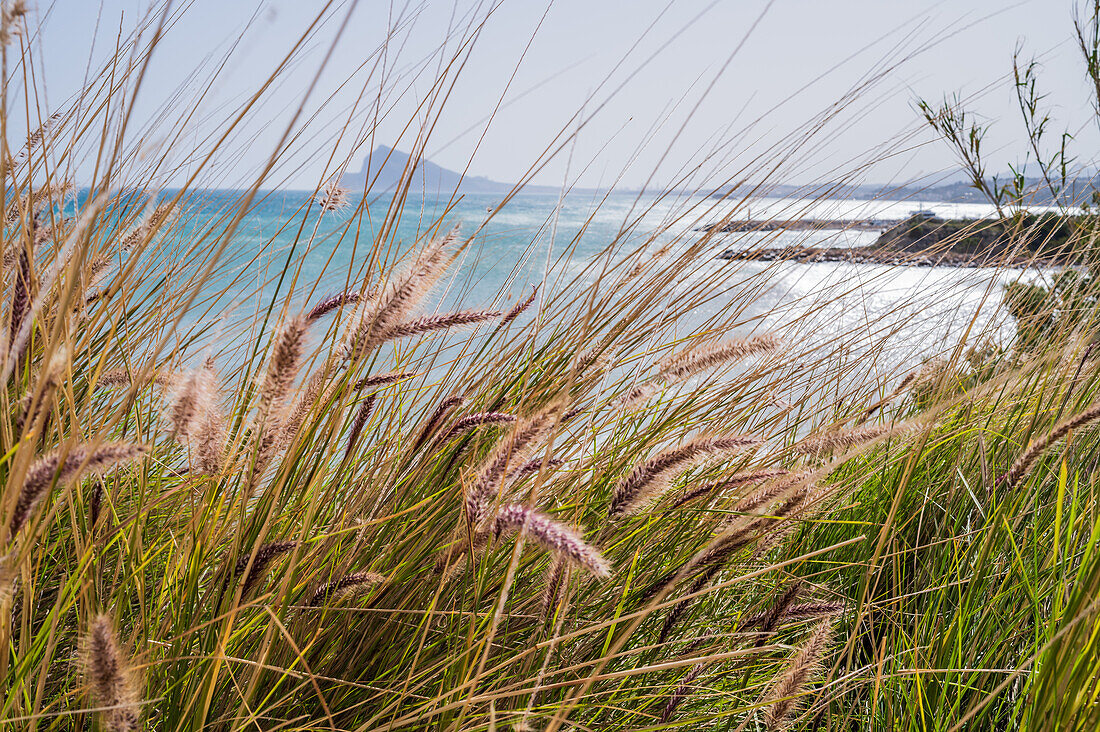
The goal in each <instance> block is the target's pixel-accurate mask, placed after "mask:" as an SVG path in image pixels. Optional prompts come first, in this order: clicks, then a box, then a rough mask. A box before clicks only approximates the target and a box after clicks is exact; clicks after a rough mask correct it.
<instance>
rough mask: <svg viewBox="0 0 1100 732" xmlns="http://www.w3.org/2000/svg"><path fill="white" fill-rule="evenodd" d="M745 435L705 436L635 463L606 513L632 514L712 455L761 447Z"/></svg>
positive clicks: (614, 514)
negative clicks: (671, 481) (673, 477)
mask: <svg viewBox="0 0 1100 732" xmlns="http://www.w3.org/2000/svg"><path fill="white" fill-rule="evenodd" d="M761 442H762V440H760V439H759V438H757V437H751V436H748V435H705V436H703V437H696V438H695V439H693V440H690V441H688V442H685V443H684V444H682V445H677V446H676V447H672V448H669V449H667V450H664V451H662V452H659V453H658V454H657V455H655V456H653V457H651V458H650V459H648V460H646V461H644V462H641V463H639V464H638V465H636V466H635V467H634V469H633V470H631V471H630V473H629V474H628V475H627V476H626V477H625V478H623V479H622V480H621V481H619V483H618V484H617V485H616V486H615V488H614V490H613V492H612V496H611V506H610V507H609V508H608V514H609V515H611V516H619V515H629V514H632V513H636V512H637V511H639V510H640V509H642V508H643V507H644V506H646V505H648V504H649V503H650V502H652V501H654V500H656V499H657V498H659V497H660V496H661V494H663V493H664V491H665V490H666V489H667V488H668V485H669V482H670V480H671V478H672V476H673V475H675V474H676V473H678V472H682V471H684V470H687V469H688V468H689V467H691V466H693V465H697V464H698V463H699V462H701V461H703V460H709V459H711V458H713V457H714V456H716V455H720V454H728V453H731V452H740V451H742V450H745V449H747V448H750V447H754V446H756V445H759V444H761Z"/></svg>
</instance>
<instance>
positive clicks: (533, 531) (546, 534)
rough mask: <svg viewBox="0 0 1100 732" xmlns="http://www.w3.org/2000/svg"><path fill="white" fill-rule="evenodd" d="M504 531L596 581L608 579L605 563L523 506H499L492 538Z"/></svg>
mask: <svg viewBox="0 0 1100 732" xmlns="http://www.w3.org/2000/svg"><path fill="white" fill-rule="evenodd" d="M507 531H517V532H520V533H521V534H523V535H524V536H526V537H527V538H530V539H532V540H533V541H534V542H535V543H537V544H539V545H540V546H541V547H542V548H543V549H545V550H547V551H549V552H551V553H553V554H554V555H555V556H557V557H561V558H563V559H566V560H568V561H569V562H571V563H573V564H575V565H577V566H580V567H584V568H585V569H586V570H588V571H589V572H591V573H592V574H594V575H596V576H597V577H608V576H610V575H611V567H610V565H609V564H608V563H607V560H606V559H604V558H603V555H601V554H600V553H599V552H598V551H596V549H594V548H593V547H591V546H590V545H589V544H587V543H586V542H585V541H584V539H582V538H581V537H580V536H579V535H578V534H577V532H575V531H573V530H572V529H570V528H569V527H567V526H565V525H564V524H562V523H559V522H558V521H555V520H554V519H552V518H550V517H549V516H547V515H545V514H541V513H537V512H536V511H534V510H533V509H530V508H528V507H527V506H523V505H520V504H518V503H511V504H506V505H504V506H501V508H500V510H499V511H497V515H496V518H495V519H494V520H493V534H494V535H496V536H498V537H499V536H500V535H501V534H503V533H504V532H507Z"/></svg>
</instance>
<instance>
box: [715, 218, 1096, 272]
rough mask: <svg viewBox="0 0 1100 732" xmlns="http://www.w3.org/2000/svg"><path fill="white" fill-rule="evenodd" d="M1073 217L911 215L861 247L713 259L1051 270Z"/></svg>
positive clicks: (1064, 258) (1064, 250)
mask: <svg viewBox="0 0 1100 732" xmlns="http://www.w3.org/2000/svg"><path fill="white" fill-rule="evenodd" d="M1076 225H1077V222H1076V221H1075V217H1069V216H1059V215H1055V214H1044V215H1042V216H1031V215H1026V216H1017V217H1012V218H1006V219H937V218H927V217H918V216H913V217H910V218H908V219H906V220H904V221H901V222H898V223H897V224H895V225H893V226H891V227H890V228H888V229H887V230H886V231H884V232H883V233H882V234H881V235H880V236H879V238H878V239H877V240H876V241H875V243H874V244H872V245H870V246H866V247H852V248H819V247H800V246H792V247H783V248H762V247H758V248H750V249H727V250H726V251H724V252H722V253H721V254H719V255H718V258H719V259H727V260H735V261H754V262H776V261H791V262H806V263H812V262H848V263H853V264H889V265H901V266H909V267H1028V266H1042V267H1052V266H1054V267H1056V266H1064V265H1068V264H1073V263H1074V262H1075V261H1076V260H1078V256H1077V255H1078V254H1079V253H1078V252H1076V251H1075V250H1072V249H1071V247H1070V243H1071V242H1073V237H1072V236H1071V235H1072V233H1073V231H1074V229H1075V227H1076Z"/></svg>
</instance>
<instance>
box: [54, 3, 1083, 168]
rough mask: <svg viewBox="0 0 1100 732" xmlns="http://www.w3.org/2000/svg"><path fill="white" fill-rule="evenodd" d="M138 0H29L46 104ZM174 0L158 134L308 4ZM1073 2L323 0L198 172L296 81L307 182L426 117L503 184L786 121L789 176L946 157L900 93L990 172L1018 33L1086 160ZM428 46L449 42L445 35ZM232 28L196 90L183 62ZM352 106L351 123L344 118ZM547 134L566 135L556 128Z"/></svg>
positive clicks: (298, 155)
mask: <svg viewBox="0 0 1100 732" xmlns="http://www.w3.org/2000/svg"><path fill="white" fill-rule="evenodd" d="M149 5H150V2H149V0H104V1H103V2H102V3H98V2H96V0H56V1H55V2H53V3H48V2H43V3H42V4H41V6H40V9H39V11H38V14H39V17H40V18H41V19H42V20H43V21H44V23H43V33H42V35H41V37H40V38H38V39H36V40H35V49H36V53H37V54H40V56H41V64H42V67H43V69H44V70H43V72H42V76H43V78H44V79H45V88H46V97H47V100H48V103H49V105H50V106H51V107H59V106H60V105H61V104H62V103H63V102H64V101H65V100H66V99H67V98H70V96H71V95H72V94H74V93H75V92H76V91H77V90H78V89H79V88H80V86H81V84H82V80H83V78H84V74H85V70H86V68H87V66H88V64H89V59H90V60H91V64H92V65H93V66H95V65H97V64H100V63H102V62H103V60H104V59H105V58H106V57H108V56H109V55H110V53H111V51H112V48H113V44H114V42H115V39H116V37H117V36H118V35H119V31H120V28H121V29H123V30H124V31H125V30H128V29H132V28H133V26H134V23H135V22H136V21H137V20H138V19H139V18H140V17H142V15H143V14H144V13H145V12H146V10H147V9H148V8H149ZM176 7H177V8H178V9H180V10H182V11H183V12H182V14H181V17H180V19H179V20H178V21H176V22H174V23H173V24H172V26H171V27H170V28H168V30H167V33H166V35H165V38H164V40H163V41H162V42H161V43H160V44H159V46H158V48H157V49H156V51H155V52H154V56H153V61H152V63H151V65H150V67H149V70H148V72H147V74H146V78H145V82H144V85H143V87H142V91H141V94H140V95H139V103H138V106H137V111H136V115H135V119H138V120H141V121H143V122H144V121H147V120H152V119H154V115H155V112H156V111H157V110H158V109H161V108H163V105H164V104H165V102H166V100H169V101H170V102H171V103H172V104H174V105H175V107H174V108H175V109H176V113H177V115H178V114H180V113H181V110H187V111H196V112H197V114H195V115H193V117H192V118H191V121H190V122H189V124H188V129H189V135H188V136H185V137H184V138H182V142H177V143H176V145H182V144H184V143H186V142H190V143H194V144H195V145H196V146H200V147H201V145H202V144H203V142H204V140H205V138H206V137H207V136H208V135H210V134H211V133H213V132H214V131H215V130H216V129H217V128H219V127H220V125H221V124H222V123H223V122H224V120H225V119H226V118H227V117H228V116H229V114H230V110H231V109H232V105H235V104H240V102H241V101H242V100H243V99H244V98H245V97H246V95H247V94H250V93H252V92H254V91H255V90H257V89H258V88H260V86H261V85H262V84H263V83H264V82H265V80H266V79H267V78H268V76H269V75H270V73H271V71H272V69H274V68H275V67H276V65H277V64H278V63H279V61H280V60H281V59H282V58H283V57H284V56H285V55H286V54H287V53H288V51H289V50H290V49H291V47H292V46H293V45H294V44H295V42H296V41H297V40H298V39H299V37H300V36H301V35H302V33H303V32H305V31H306V29H307V28H308V27H309V25H310V23H311V22H312V21H313V19H314V18H315V17H316V16H317V14H318V13H319V12H321V11H322V10H323V9H324V8H325V3H324V2H322V1H321V0H312V1H310V0H263V1H262V2H257V1H256V0H194V1H193V2H184V3H182V4H181V3H176ZM1074 7H1075V3H1074V2H1073V1H1072V0H1024V1H1022V2H1018V3H1015V4H1012V3H1008V4H1006V3H1005V2H1001V1H996V0H953V1H951V2H928V1H926V0H905V1H902V0H774V2H770V3H769V2H766V1H764V0H717V1H715V0H707V1H703V0H675V1H674V2H668V1H667V0H632V1H630V2H611V1H609V0H557V1H555V2H552V3H546V2H538V1H537V0H498V2H496V3H489V2H483V3H478V2H465V1H463V2H454V3H452V2H443V1H438V0H430V1H427V2H420V3H415V2H409V3H405V2H400V3H387V2H381V1H376V0H371V1H367V0H362V1H361V2H358V3H353V2H333V3H331V6H330V7H329V8H328V10H327V12H326V13H325V18H324V20H323V22H322V23H321V25H320V26H319V27H318V28H316V29H315V31H314V32H313V33H312V34H311V35H310V37H309V39H308V41H307V43H306V44H305V46H304V47H303V49H302V50H301V52H300V53H299V54H298V55H297V56H296V57H295V58H294V61H293V66H292V68H290V69H289V70H288V71H287V72H286V73H284V74H283V75H281V76H280V78H279V79H278V80H277V84H276V85H274V86H273V87H272V88H271V89H269V90H268V92H267V93H266V94H265V95H264V96H263V98H262V99H261V100H260V103H259V104H258V105H257V107H256V109H255V111H254V112H253V114H252V115H251V116H250V121H249V122H247V123H245V125H244V126H242V127H241V128H240V131H239V134H237V135H236V136H234V137H232V138H231V140H230V142H229V143H227V145H226V147H225V149H224V152H223V154H222V155H221V156H220V157H219V160H220V167H219V168H217V170H218V171H219V172H218V174H217V175H218V177H217V180H215V181H214V182H216V183H220V184H230V183H233V182H243V181H245V180H247V178H248V175H249V174H250V171H253V170H254V169H255V168H256V167H257V166H259V165H261V164H262V163H263V162H264V161H265V160H266V158H267V156H268V155H269V154H270V153H271V151H272V150H273V149H274V147H275V145H276V143H277V141H278V140H279V138H280V135H281V134H282V132H283V131H284V129H285V128H286V125H287V123H288V121H289V120H290V118H291V115H292V113H293V111H294V110H295V109H296V108H297V107H298V106H299V103H300V102H301V101H302V100H303V99H305V115H304V116H303V117H302V118H300V120H299V125H300V124H301V123H302V120H305V119H310V118H311V117H312V121H311V122H310V124H309V127H308V129H307V131H306V133H305V134H304V135H302V136H301V137H300V138H299V139H298V140H297V141H296V142H295V143H294V145H293V148H294V153H293V154H291V155H288V156H286V158H285V163H284V166H283V168H282V169H281V170H282V172H281V173H280V176H279V177H278V178H277V182H279V183H281V184H283V185H287V186H290V187H299V188H309V187H313V186H315V185H317V183H318V181H319V180H321V179H323V178H324V177H325V176H326V175H328V174H330V173H331V171H332V169H333V168H332V163H330V161H329V157H328V155H327V151H329V150H331V149H333V148H335V149H336V150H337V157H338V159H339V158H341V157H347V156H348V155H354V156H355V157H356V158H359V157H362V155H363V154H365V153H366V151H367V150H369V149H370V148H371V147H373V145H374V144H388V145H394V146H396V147H399V148H402V149H409V148H410V147H411V146H412V144H413V141H414V140H415V139H416V136H417V134H418V133H419V132H422V131H423V130H424V129H426V125H427V124H429V123H434V124H433V126H432V131H431V135H430V137H429V141H428V145H427V151H428V156H429V157H430V158H431V159H433V160H434V161H436V162H438V163H440V164H442V165H445V166H447V167H450V168H455V169H462V168H464V167H466V166H467V164H468V166H469V172H470V173H471V174H474V175H486V176H489V177H492V178H495V179H498V180H506V181H511V180H515V179H517V178H519V177H520V176H522V175H523V174H524V173H525V172H526V171H527V170H528V169H529V167H530V166H532V165H533V164H535V163H536V162H537V161H538V160H539V159H540V155H541V154H542V153H543V152H544V150H546V149H547V148H548V147H553V146H554V145H555V142H554V141H555V138H558V143H557V144H561V141H562V139H566V140H567V142H568V144H566V145H565V147H564V148H563V149H562V150H561V151H560V153H558V154H557V155H556V156H555V158H554V159H553V160H552V161H551V162H550V164H549V165H547V166H546V167H545V168H544V169H543V170H542V171H541V172H540V173H539V174H538V175H537V176H536V179H535V180H536V182H538V183H544V184H551V185H557V184H560V183H561V182H562V180H563V178H564V177H566V176H568V177H569V179H571V180H577V181H579V182H580V183H581V184H582V185H600V184H608V183H611V182H614V181H615V180H616V179H619V180H620V181H621V183H622V184H623V185H627V186H636V185H640V184H642V183H644V182H645V181H646V180H647V179H649V177H650V176H651V175H653V174H654V173H655V172H656V174H655V178H654V180H655V182H656V183H657V184H666V183H668V182H670V181H673V180H675V179H676V178H677V176H678V175H679V174H680V172H681V171H683V170H692V169H694V168H696V167H697V166H701V168H700V170H699V171H698V172H697V173H696V175H695V177H694V178H693V179H692V180H693V181H694V182H695V183H699V182H701V181H703V180H706V181H711V182H716V181H720V180H724V179H727V178H740V177H743V176H745V175H748V176H749V177H757V176H758V173H757V172H755V171H756V170H757V168H759V166H760V165H761V162H759V161H761V160H765V159H770V158H774V157H775V156H777V155H779V154H780V153H782V152H784V151H786V150H787V149H788V148H789V147H790V146H791V144H792V143H793V142H795V141H797V142H798V143H799V147H798V149H797V150H795V151H794V152H793V153H792V155H791V156H790V157H789V158H788V159H787V160H786V162H785V163H784V164H783V167H782V168H781V171H782V172H781V173H780V174H779V175H780V177H782V178H783V179H785V180H789V181H798V182H805V181H811V180H815V179H820V178H829V177H832V176H834V175H835V174H837V173H843V172H850V171H851V170H853V169H854V168H857V167H858V166H859V165H860V164H861V163H862V162H865V161H868V160H875V161H877V162H876V164H875V165H873V166H871V167H869V168H867V169H866V170H864V171H863V178H864V179H865V180H872V181H876V182H877V181H886V180H903V179H910V178H914V177H916V176H919V175H922V174H928V173H932V172H935V171H942V170H946V169H949V168H951V167H952V166H953V157H952V154H951V152H950V151H949V150H948V149H947V148H946V146H944V145H942V144H935V143H934V142H932V141H931V136H930V135H929V134H927V133H926V132H924V131H923V130H921V125H920V122H919V114H918V113H917V111H916V110H915V106H914V102H915V100H916V99H917V98H919V97H924V98H928V99H930V100H940V99H942V98H943V96H944V94H953V93H956V92H958V93H960V94H961V95H963V96H964V98H972V99H971V101H970V102H969V105H970V106H971V107H972V108H973V109H974V110H975V111H977V112H979V113H981V115H983V118H985V119H987V120H990V121H992V122H993V128H992V131H991V132H990V133H989V137H988V141H987V146H988V147H989V148H990V168H991V169H992V170H1004V169H1005V168H1006V167H1007V164H1008V163H1010V162H1016V161H1018V160H1021V159H1022V156H1023V153H1024V146H1023V137H1022V132H1021V130H1022V128H1021V125H1020V117H1019V112H1018V111H1017V110H1016V107H1015V97H1014V95H1013V89H1012V83H1011V80H1010V75H1011V60H1012V54H1013V50H1014V49H1015V48H1016V47H1017V45H1018V44H1022V47H1023V49H1024V53H1025V55H1027V56H1029V57H1030V56H1032V55H1035V56H1038V57H1039V58H1040V60H1041V61H1042V63H1043V70H1042V73H1041V76H1040V84H1041V88H1042V90H1043V91H1044V92H1046V93H1048V94H1049V96H1048V102H1049V104H1050V105H1051V109H1052V112H1053V114H1052V116H1053V117H1054V118H1055V122H1054V123H1053V125H1054V126H1053V127H1052V130H1053V131H1054V132H1055V133H1057V132H1060V131H1061V129H1062V128H1063V127H1067V126H1068V127H1069V128H1070V131H1071V132H1073V133H1074V134H1075V135H1076V136H1077V137H1078V148H1079V155H1080V159H1081V161H1082V162H1083V163H1085V164H1089V165H1091V164H1093V163H1094V160H1093V159H1092V157H1091V153H1090V152H1089V151H1090V149H1095V148H1096V142H1097V134H1096V123H1095V119H1094V117H1093V116H1092V114H1091V112H1090V109H1091V107H1090V104H1091V100H1090V96H1089V86H1088V85H1087V84H1086V82H1085V79H1084V75H1083V73H1082V71H1081V64H1080V62H1079V57H1078V51H1077V50H1076V48H1075V45H1074V43H1073V35H1072V34H1073V26H1072V18H1073V12H1074ZM471 18H479V19H484V21H485V22H484V24H483V25H482V26H481V30H480V32H479V34H478V37H477V38H476V40H475V41H474V42H473V43H472V44H470V45H468V46H467V48H470V49H472V50H469V53H468V55H465V54H463V55H462V59H463V60H464V65H463V66H462V68H461V71H459V72H457V74H456V77H457V80H456V81H455V82H454V84H453V86H452V87H451V88H450V94H449V97H448V98H447V101H446V103H445V104H443V105H442V111H439V106H438V100H437V106H435V107H433V108H432V110H433V111H432V112H431V113H428V112H426V110H425V108H424V107H423V106H419V108H418V105H422V104H423V102H424V100H425V99H426V98H427V97H429V96H430V94H431V90H432V82H433V80H435V79H436V78H438V76H439V73H440V68H441V66H440V64H441V59H443V60H444V61H450V60H451V58H453V54H454V52H455V51H456V50H458V49H459V45H460V42H461V41H462V40H463V39H464V38H465V39H468V38H469V36H470V34H471V31H470V27H469V24H470V20H471ZM448 29H451V30H452V33H451V34H450V35H448ZM387 34H389V35H390V41H389V43H388V44H386V43H385V42H384V41H385V39H386V37H387ZM334 44H335V45H334ZM383 47H384V52H383V51H381V50H380V49H382V48H383ZM441 47H446V48H447V49H449V50H448V51H447V52H446V53H443V54H441V53H440V48H441ZM231 48H232V53H231V55H230V56H229V61H228V63H226V64H225V65H224V68H223V69H222V71H221V72H220V76H219V77H218V79H217V81H216V83H215V84H214V86H213V88H212V90H211V91H210V92H209V93H208V94H207V95H206V96H205V97H203V98H202V99H201V100H200V99H199V96H198V92H197V91H196V90H197V89H198V88H199V87H198V86H196V85H195V83H194V81H193V80H190V81H189V75H191V74H193V72H194V71H195V69H196V68H197V67H199V66H201V65H203V64H207V66H206V67H204V68H207V69H209V68H210V66H211V65H213V64H215V63H216V62H218V61H219V60H220V59H222V58H224V54H226V52H227V51H229V50H230V49H231ZM330 49H332V54H331V56H330V57H329V58H328V59H327V65H326V66H325V67H324V71H323V73H321V75H320V77H319V80H318V83H317V87H316V88H315V89H314V90H313V92H312V93H311V94H310V95H309V96H308V97H306V90H307V88H308V87H309V86H310V83H311V82H312V80H313V79H314V77H315V74H316V73H317V70H318V68H320V66H321V64H322V63H323V62H325V59H326V54H327V52H328V51H329V50H330ZM364 64H366V65H365V66H364ZM451 71H452V72H454V71H455V69H454V65H452V68H451ZM204 73H205V72H204ZM200 76H202V74H200ZM869 77H870V78H869ZM861 85H864V88H860V87H861ZM181 89H182V90H183V92H182V93H179V90H181ZM498 103H499V104H500V108H499V109H497V111H496V117H495V119H494V120H493V122H492V124H491V125H490V126H489V127H488V130H487V131H486V122H487V119H488V118H489V116H490V115H492V114H493V112H494V108H495V107H496V106H497V105H498ZM227 105H228V106H227ZM830 108H832V109H833V110H834V112H835V114H834V116H832V117H831V118H830V119H829V120H828V121H826V122H825V123H824V125H823V126H822V125H820V124H815V123H814V122H813V121H814V120H815V119H820V118H819V115H821V114H822V113H824V112H826V111H827V110H829V109H830ZM437 112H438V114H437ZM349 114H352V115H353V118H354V122H353V124H351V125H348V126H345V124H344V122H345V121H346V120H347V118H348V115H349ZM581 120H583V121H584V123H583V125H581V124H580V121H581ZM410 121H411V122H412V124H411V125H410ZM807 125H810V126H811V127H813V128H815V129H817V131H816V132H815V133H813V134H810V133H809V132H808V131H807V129H808V128H807V127H806V126H807ZM132 129H133V130H135V134H133V135H131V138H130V139H131V141H139V140H140V141H141V142H142V143H143V144H146V145H149V144H154V143H155V141H157V140H159V139H160V137H159V136H158V132H157V125H156V124H151V125H150V126H145V127H141V126H140V125H137V124H135V125H133V126H132ZM345 129H346V132H345V133H344V136H343V138H342V139H338V137H339V133H340V131H341V130H345ZM563 130H565V131H566V133H567V135H574V133H575V136H572V137H567V138H562V137H560V135H561V133H562V132H563ZM914 131H917V134H916V135H915V136H913V135H912V134H911V133H913V132H914ZM483 133H484V135H483ZM907 133H909V136H907V137H906V136H905V135H906V134H907ZM356 138H358V140H356ZM356 145H358V146H359V149H358V150H356V149H355V148H356ZM173 151H174V153H175V154H177V155H180V156H181V157H182V152H178V151H177V150H176V148H175V147H174V148H173ZM761 156H763V157H761ZM769 156H770V157H769ZM754 160H755V161H757V162H756V163H753V162H752V161H754ZM353 167H358V163H356V164H355V165H354V166H353ZM742 169H745V170H749V171H754V172H752V173H741V172H739V171H741V170H742Z"/></svg>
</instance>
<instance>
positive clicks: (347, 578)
mask: <svg viewBox="0 0 1100 732" xmlns="http://www.w3.org/2000/svg"><path fill="white" fill-rule="evenodd" d="M385 581H386V578H385V577H383V576H382V575H380V574H378V573H377V572H355V573H353V574H347V575H344V576H343V577H341V578H340V579H336V580H332V581H331V582H326V583H324V584H323V585H321V586H320V587H318V588H317V591H316V592H314V593H313V596H312V597H310V598H309V602H307V603H306V605H307V606H309V607H320V606H321V605H322V604H324V603H325V602H327V601H328V600H329V599H330V598H333V597H336V596H337V595H340V594H342V593H344V592H346V591H348V590H351V589H355V588H358V587H362V586H363V585H377V584H380V583H382V582H385Z"/></svg>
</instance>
